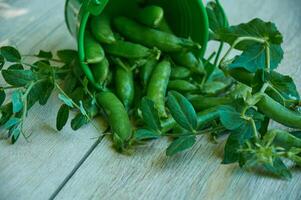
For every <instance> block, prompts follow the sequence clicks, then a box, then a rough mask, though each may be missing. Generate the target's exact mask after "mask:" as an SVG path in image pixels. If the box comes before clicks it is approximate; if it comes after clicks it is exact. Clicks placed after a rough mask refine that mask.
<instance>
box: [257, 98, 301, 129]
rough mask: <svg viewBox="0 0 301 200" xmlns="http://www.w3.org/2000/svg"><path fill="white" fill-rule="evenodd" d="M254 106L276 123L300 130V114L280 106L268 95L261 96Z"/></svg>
mask: <svg viewBox="0 0 301 200" xmlns="http://www.w3.org/2000/svg"><path fill="white" fill-rule="evenodd" d="M256 106H257V107H258V110H259V111H260V112H262V113H263V114H265V115H266V116H267V117H269V118H271V119H273V120H275V121H276V122H279V123H280V124H283V125H285V126H287V127H291V128H298V129H301V114H299V113H297V112H294V111H291V110H289V109H288V108H286V107H284V106H282V105H281V104H280V103H278V102H277V101H275V100H273V99H272V98H271V97H269V96H268V95H263V97H262V98H261V100H260V101H259V102H258V103H257V104H256Z"/></svg>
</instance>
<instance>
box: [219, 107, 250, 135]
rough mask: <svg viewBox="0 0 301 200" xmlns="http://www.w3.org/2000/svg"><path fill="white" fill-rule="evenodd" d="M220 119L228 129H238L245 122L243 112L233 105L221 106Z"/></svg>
mask: <svg viewBox="0 0 301 200" xmlns="http://www.w3.org/2000/svg"><path fill="white" fill-rule="evenodd" d="M219 113H220V120H221V122H222V124H223V126H224V127H225V128H226V129H228V130H236V129H238V128H240V127H241V126H243V124H245V121H246V120H244V119H242V118H241V114H240V113H239V112H237V111H236V109H235V108H234V107H232V106H221V107H220V108H219Z"/></svg>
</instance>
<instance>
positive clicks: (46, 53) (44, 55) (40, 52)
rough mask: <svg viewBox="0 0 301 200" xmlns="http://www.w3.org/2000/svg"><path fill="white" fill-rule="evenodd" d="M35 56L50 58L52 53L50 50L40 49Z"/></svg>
mask: <svg viewBox="0 0 301 200" xmlns="http://www.w3.org/2000/svg"><path fill="white" fill-rule="evenodd" d="M36 57H38V58H46V59H51V58H52V57H53V55H52V53H51V52H50V51H43V50H40V51H39V53H38V54H37V55H36Z"/></svg>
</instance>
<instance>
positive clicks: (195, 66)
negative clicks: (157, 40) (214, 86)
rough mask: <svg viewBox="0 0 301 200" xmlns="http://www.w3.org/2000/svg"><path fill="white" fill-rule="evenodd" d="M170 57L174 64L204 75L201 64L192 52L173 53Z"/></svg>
mask: <svg viewBox="0 0 301 200" xmlns="http://www.w3.org/2000/svg"><path fill="white" fill-rule="evenodd" d="M171 57H172V59H173V61H174V62H175V63H176V64H178V65H181V66H184V67H187V68H188V69H190V70H191V71H192V72H194V73H199V74H205V69H204V65H203V62H202V61H201V60H200V59H198V58H197V57H196V56H195V55H194V54H193V53H192V52H180V53H175V54H172V55H171Z"/></svg>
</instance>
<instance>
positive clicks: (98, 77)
mask: <svg viewBox="0 0 301 200" xmlns="http://www.w3.org/2000/svg"><path fill="white" fill-rule="evenodd" d="M109 65H110V64H109V61H108V59H106V58H104V59H103V60H102V61H101V62H100V63H96V64H92V65H91V70H92V72H93V75H94V79H95V82H96V83H98V84H101V85H102V84H103V83H104V82H105V81H106V79H107V78H108V75H109V70H110V69H109Z"/></svg>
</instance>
